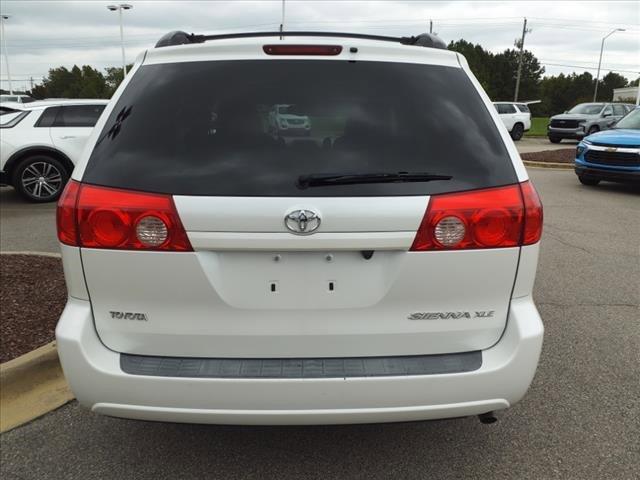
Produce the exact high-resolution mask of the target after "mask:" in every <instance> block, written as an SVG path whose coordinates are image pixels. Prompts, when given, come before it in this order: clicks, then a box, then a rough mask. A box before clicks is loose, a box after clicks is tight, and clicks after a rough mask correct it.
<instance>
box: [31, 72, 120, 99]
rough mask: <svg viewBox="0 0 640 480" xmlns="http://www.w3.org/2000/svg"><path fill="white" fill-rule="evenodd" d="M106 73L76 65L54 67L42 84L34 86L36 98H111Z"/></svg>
mask: <svg viewBox="0 0 640 480" xmlns="http://www.w3.org/2000/svg"><path fill="white" fill-rule="evenodd" d="M111 93H112V92H111V90H110V89H109V87H108V85H107V82H106V80H105V78H104V75H103V74H102V73H100V71H99V70H96V69H95V68H93V67H91V66H89V65H84V66H83V67H82V68H80V67H78V66H77V65H74V66H73V68H72V69H71V70H69V69H67V68H66V67H58V68H52V69H51V70H49V74H48V75H47V77H46V78H43V80H42V84H41V85H38V86H36V87H34V88H33V90H32V92H31V94H32V95H33V96H34V98H38V99H41V98H109V97H110V96H111Z"/></svg>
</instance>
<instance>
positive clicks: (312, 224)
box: [284, 210, 320, 235]
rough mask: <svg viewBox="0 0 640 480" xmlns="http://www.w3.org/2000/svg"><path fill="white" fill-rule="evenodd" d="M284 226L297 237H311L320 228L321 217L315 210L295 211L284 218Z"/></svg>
mask: <svg viewBox="0 0 640 480" xmlns="http://www.w3.org/2000/svg"><path fill="white" fill-rule="evenodd" d="M284 226H285V227H287V230H289V231H290V232H292V233H295V234H296V235H309V234H311V233H313V232H315V231H316V230H317V229H318V227H320V215H318V214H317V213H316V212H314V211H313V210H294V211H293V212H290V213H287V214H286V215H285V216H284Z"/></svg>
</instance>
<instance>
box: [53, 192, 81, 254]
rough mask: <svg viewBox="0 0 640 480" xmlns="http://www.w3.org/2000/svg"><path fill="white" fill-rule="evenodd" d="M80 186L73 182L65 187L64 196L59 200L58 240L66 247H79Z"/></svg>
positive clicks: (57, 212)
mask: <svg viewBox="0 0 640 480" xmlns="http://www.w3.org/2000/svg"><path fill="white" fill-rule="evenodd" d="M79 191H80V184H79V183H78V182H75V181H73V180H70V181H69V183H67V186H66V187H64V190H63V191H62V195H60V199H59V200H58V209H57V210H56V226H57V229H58V240H60V242H62V243H64V244H65V245H72V246H74V247H77V246H78V224H77V221H76V203H77V202H78V192H79Z"/></svg>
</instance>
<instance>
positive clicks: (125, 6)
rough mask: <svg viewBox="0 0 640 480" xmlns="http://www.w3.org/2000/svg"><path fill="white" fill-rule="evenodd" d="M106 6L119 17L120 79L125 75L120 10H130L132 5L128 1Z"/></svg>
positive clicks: (125, 63) (125, 67) (125, 66)
mask: <svg viewBox="0 0 640 480" xmlns="http://www.w3.org/2000/svg"><path fill="white" fill-rule="evenodd" d="M107 8H108V9H109V10H111V11H112V12H115V11H117V12H118V16H119V17H120V47H121V49H122V79H123V80H124V77H126V76H127V62H126V61H125V59H124V27H123V26H122V11H123V10H131V9H132V8H133V5H129V4H128V3H121V4H119V5H108V6H107Z"/></svg>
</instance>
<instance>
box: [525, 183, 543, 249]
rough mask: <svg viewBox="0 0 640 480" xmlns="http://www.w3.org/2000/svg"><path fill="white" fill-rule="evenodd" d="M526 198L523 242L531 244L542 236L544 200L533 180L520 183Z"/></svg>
mask: <svg viewBox="0 0 640 480" xmlns="http://www.w3.org/2000/svg"><path fill="white" fill-rule="evenodd" d="M520 187H521V188H522V198H523V200H524V232H523V234H522V244H523V245H531V244H533V243H537V242H538V241H540V237H541V236H542V202H540V197H539V196H538V192H536V189H535V188H534V186H533V183H531V182H524V183H521V184H520Z"/></svg>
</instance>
